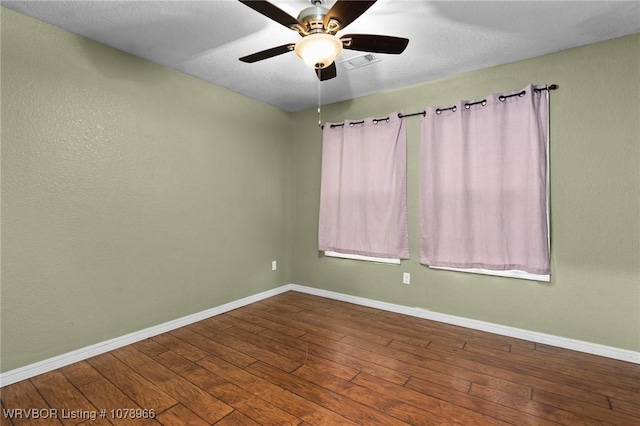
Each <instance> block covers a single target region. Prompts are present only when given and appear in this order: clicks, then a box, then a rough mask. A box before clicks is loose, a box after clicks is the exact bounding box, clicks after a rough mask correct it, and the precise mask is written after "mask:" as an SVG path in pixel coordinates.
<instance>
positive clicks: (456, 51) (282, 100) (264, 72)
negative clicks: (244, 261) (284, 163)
mask: <svg viewBox="0 0 640 426" xmlns="http://www.w3.org/2000/svg"><path fill="white" fill-rule="evenodd" d="M273 3H275V4H276V5H277V6H279V7H280V8H281V9H283V10H285V11H286V12H288V13H289V14H290V15H292V16H294V17H295V16H297V14H298V12H299V11H300V10H301V9H304V8H305V7H307V6H309V2H308V1H307V0H287V1H278V0H274V1H273ZM334 3H335V0H326V2H325V4H324V7H326V8H330V7H331V6H332V5H333V4H334ZM2 6H4V7H7V8H9V9H13V10H15V11H17V12H20V13H23V14H25V15H29V16H32V17H35V18H37V19H39V20H42V21H44V22H48V23H50V24H53V25H55V26H58V27H61V28H64V29H67V30H69V31H72V32H74V33H77V34H80V35H83V36H85V37H88V38H90V39H93V40H96V41H99V42H101V43H104V44H107V45H109V46H113V47H115V48H117V49H120V50H123V51H126V52H129V53H131V54H134V55H137V56H140V57H142V58H145V59H148V60H150V61H153V62H155V63H158V64H161V65H164V66H167V67H169V68H173V69H176V70H178V71H182V72H184V73H187V74H190V75H192V76H194V77H197V78H200V79H202V80H205V81H208V82H211V83H213V84H216V85H219V86H222V87H226V88H228V89H231V90H233V91H235V92H238V93H241V94H244V95H246V96H249V97H251V98H254V99H257V100H260V101H263V102H266V103H268V104H271V105H274V106H277V107H279V108H282V109H284V110H287V111H297V110H301V109H305V108H309V107H313V106H316V105H317V102H318V80H317V78H316V76H315V73H314V71H313V70H312V69H310V68H307V67H306V66H305V65H304V64H303V63H302V61H300V60H299V59H298V57H297V56H296V55H295V53H286V54H284V55H280V56H277V57H274V58H270V59H267V60H264V61H261V62H257V63H254V64H246V63H243V62H240V61H239V60H238V58H239V57H241V56H245V55H248V54H251V53H254V52H256V51H259V50H263V49H267V48H270V47H274V46H279V45H282V44H286V43H291V42H295V41H297V40H298V39H299V37H300V36H299V35H298V34H297V33H295V32H293V31H291V30H288V29H287V28H285V27H284V26H282V25H280V24H277V23H275V22H273V21H270V20H269V19H268V18H266V17H264V16H262V15H260V14H259V13H257V12H255V11H254V10H252V9H250V8H248V7H247V6H245V5H243V4H241V3H240V2H238V1H236V0H214V1H6V0H3V1H2ZM637 32H640V1H628V2H624V1H510V2H495V1H420V0H379V1H378V2H377V3H376V4H374V5H373V6H372V7H371V8H370V9H369V10H368V11H367V12H365V13H364V15H362V16H361V17H360V18H358V19H357V20H356V21H354V22H353V23H352V24H351V25H349V26H348V27H347V29H346V30H344V31H341V32H339V33H338V35H339V36H340V35H343V34H348V33H368V34H381V35H393V36H399V37H406V38H409V39H410V42H409V46H408V47H407V49H406V50H405V52H404V53H402V54H401V55H378V56H379V57H380V59H381V61H380V62H377V63H375V64H371V65H368V66H365V67H363V68H358V69H354V70H348V69H347V67H346V66H345V64H344V63H343V62H344V61H345V60H347V59H349V58H353V57H354V56H360V55H361V54H362V53H359V52H355V51H344V53H343V54H342V55H341V56H340V57H339V58H338V60H337V61H336V64H337V70H338V77H337V78H335V79H332V80H327V81H325V82H323V83H322V87H321V95H322V96H321V98H322V103H323V104H328V103H332V102H336V101H341V100H346V99H351V98H355V97H359V96H363V95H367V94H371V93H377V92H382V91H387V90H391V89H395V88H398V87H402V86H406V85H410V84H415V83H419V82H423V81H429V80H435V79H439V78H443V77H446V76H450V75H454V74H458V73H460V72H465V71H471V70H476V69H482V68H487V67H490V66H494V65H499V64H503V63H508V62H513V61H516V60H520V59H525V58H531V57H535V56H540V55H543V54H546V53H551V52H556V51H560V50H564V49H568V48H572V47H576V46H581V45H585V44H590V43H594V42H597V41H602V40H607V39H612V38H616V37H621V36H624V35H628V34H633V33H637ZM638 53H639V54H640V52H638ZM548 83H552V82H548Z"/></svg>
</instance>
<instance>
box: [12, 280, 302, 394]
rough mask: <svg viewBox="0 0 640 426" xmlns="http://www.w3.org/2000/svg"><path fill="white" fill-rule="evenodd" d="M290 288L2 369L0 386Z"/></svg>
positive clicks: (221, 312) (263, 293)
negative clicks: (7, 369) (21, 365)
mask: <svg viewBox="0 0 640 426" xmlns="http://www.w3.org/2000/svg"><path fill="white" fill-rule="evenodd" d="M289 290H290V288H289V286H288V285H285V286H282V287H278V288H275V289H272V290H268V291H264V292H262V293H258V294H254V295H253V296H248V297H245V298H243V299H240V300H236V301H233V302H229V303H226V304H224V305H221V306H218V307H215V308H212V309H207V310H205V311H202V312H197V313H195V314H192V315H187V316H185V317H182V318H178V319H176V320H173V321H169V322H165V323H163V324H159V325H156V326H153V327H149V328H145V329H144V330H140V331H135V332H133V333H130V334H126V335H124V336H120V337H116V338H114V339H111V340H107V341H105V342H100V343H96V344H95V345H91V346H87V347H85V348H81V349H78V350H75V351H72V352H68V353H66V354H62V355H59V356H56V357H53V358H49V359H45V360H44V361H40V362H36V363H34V364H30V365H26V366H24V367H20V368H16V369H15V370H9V371H7V372H5V373H2V374H0V387H3V386H8V385H10V384H13V383H17V382H19V381H22V380H26V379H30V378H31V377H35V376H37V375H39V374H43V373H47V372H49V371H53V370H56V369H58V368H62V367H65V366H67V365H69V364H73V363H74V362H79V361H83V360H85V359H88V358H91V357H93V356H96V355H100V354H103V353H105V352H109V351H112V350H114V349H118V348H121V347H123V346H126V345H130V344H132V343H136V342H139V341H141V340H144V339H148V338H149V337H153V336H157V335H158V334H162V333H166V332H167V331H171V330H175V329H176V328H180V327H184V326H186V325H189V324H193V323H195V322H198V321H202V320H204V319H207V318H210V317H213V316H216V315H220V314H223V313H225V312H229V311H232V310H234V309H237V308H241V307H242V306H246V305H250V304H252V303H255V302H258V301H260V300H263V299H267V298H269V297H273V296H276V295H278V294H280V293H284V292H285V291H289Z"/></svg>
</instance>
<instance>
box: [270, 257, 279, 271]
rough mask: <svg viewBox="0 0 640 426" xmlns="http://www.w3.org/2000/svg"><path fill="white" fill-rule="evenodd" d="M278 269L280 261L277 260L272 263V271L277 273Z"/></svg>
mask: <svg viewBox="0 0 640 426" xmlns="http://www.w3.org/2000/svg"><path fill="white" fill-rule="evenodd" d="M277 269H278V261H277V260H272V261H271V270H272V271H275V270H277Z"/></svg>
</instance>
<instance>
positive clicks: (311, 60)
mask: <svg viewBox="0 0 640 426" xmlns="http://www.w3.org/2000/svg"><path fill="white" fill-rule="evenodd" d="M295 51H296V55H298V57H299V58H300V59H302V60H303V61H304V63H305V64H307V65H308V66H310V67H311V68H314V69H318V68H325V67H328V66H329V65H331V64H332V63H333V61H334V60H335V59H336V58H337V57H338V55H340V53H342V41H340V39H339V38H338V37H336V36H334V35H331V34H325V33H316V34H309V35H308V36H306V37H303V38H302V39H300V40H299V41H298V42H297V43H296V47H295Z"/></svg>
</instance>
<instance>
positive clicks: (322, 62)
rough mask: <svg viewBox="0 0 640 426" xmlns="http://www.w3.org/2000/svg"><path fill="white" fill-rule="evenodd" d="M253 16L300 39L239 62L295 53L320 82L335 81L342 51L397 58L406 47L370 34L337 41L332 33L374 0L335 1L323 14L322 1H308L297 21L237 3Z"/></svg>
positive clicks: (258, 4) (267, 7) (255, 2)
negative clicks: (248, 10)
mask: <svg viewBox="0 0 640 426" xmlns="http://www.w3.org/2000/svg"><path fill="white" fill-rule="evenodd" d="M239 1H240V2H241V3H243V4H245V5H247V6H249V7H250V8H251V9H253V10H255V11H256V12H259V13H261V14H262V15H264V16H266V17H267V18H269V19H272V20H274V21H276V22H277V23H279V24H281V25H284V26H285V27H287V28H289V29H291V30H293V31H296V32H297V33H298V34H300V35H301V36H302V39H301V40H299V41H298V42H297V43H289V44H284V45H282V46H277V47H272V48H271V49H266V50H262V51H260V52H256V53H253V54H251V55H247V56H244V57H242V58H240V60H241V61H243V62H247V63H253V62H258V61H261V60H263V59H268V58H272V57H274V56H278V55H282V54H283V53H288V52H291V51H295V52H296V54H297V55H298V56H299V57H300V58H301V59H302V60H303V61H304V62H305V63H306V64H307V65H309V66H310V67H311V68H314V69H315V70H316V75H317V76H318V78H319V79H320V80H321V81H324V80H329V79H331V78H334V77H336V75H337V72H336V64H335V62H334V61H335V58H336V57H337V56H338V55H340V53H341V52H342V49H343V48H344V49H351V50H359V51H363V52H373V53H390V54H396V55H397V54H400V53H402V52H403V51H404V49H405V48H406V47H407V44H409V39H406V38H402V37H392V36H384V35H372V34H347V35H344V36H342V37H340V38H338V37H337V36H336V33H337V32H338V31H340V30H343V29H344V28H346V26H347V25H349V24H350V23H352V22H353V21H355V20H356V19H357V18H358V17H359V16H360V15H362V14H363V13H364V12H366V11H367V9H369V8H370V7H371V6H372V5H373V4H374V3H375V2H376V0H356V1H353V0H351V1H350V0H338V1H337V2H336V3H335V4H334V5H333V7H332V8H331V9H329V10H327V9H326V8H324V7H322V6H321V4H322V3H323V2H324V0H309V1H310V2H311V4H312V6H311V7H307V8H306V9H303V10H302V11H301V12H300V14H299V15H298V17H297V18H294V17H293V16H291V15H289V14H288V13H286V12H285V11H283V10H282V9H280V8H278V7H277V6H275V5H273V4H272V3H269V2H268V1H266V0H239Z"/></svg>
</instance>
